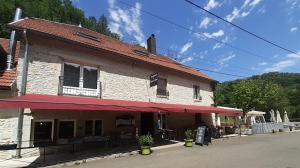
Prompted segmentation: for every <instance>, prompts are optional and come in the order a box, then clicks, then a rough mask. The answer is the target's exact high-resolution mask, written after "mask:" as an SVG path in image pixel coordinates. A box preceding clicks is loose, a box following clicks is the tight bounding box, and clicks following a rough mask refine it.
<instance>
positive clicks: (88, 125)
mask: <svg viewBox="0 0 300 168" xmlns="http://www.w3.org/2000/svg"><path fill="white" fill-rule="evenodd" d="M85 135H86V136H92V135H93V120H86V121H85Z"/></svg>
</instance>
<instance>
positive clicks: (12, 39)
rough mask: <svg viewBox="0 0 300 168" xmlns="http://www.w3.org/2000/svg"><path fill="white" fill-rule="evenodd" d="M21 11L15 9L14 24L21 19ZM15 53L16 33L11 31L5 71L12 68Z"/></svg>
mask: <svg viewBox="0 0 300 168" xmlns="http://www.w3.org/2000/svg"><path fill="white" fill-rule="evenodd" d="M21 15H22V10H21V9H20V8H17V9H16V13H15V17H14V22H15V21H18V20H19V19H20V18H21ZM15 51H16V31H15V30H13V31H11V34H10V40H9V48H8V55H7V70H10V69H12V68H13V66H14V65H13V64H14V60H15Z"/></svg>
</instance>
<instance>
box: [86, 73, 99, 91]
mask: <svg viewBox="0 0 300 168" xmlns="http://www.w3.org/2000/svg"><path fill="white" fill-rule="evenodd" d="M97 76H98V73H97V70H96V69H91V68H84V70H83V87H84V88H90V89H97Z"/></svg>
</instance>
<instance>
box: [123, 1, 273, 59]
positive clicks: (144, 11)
mask: <svg viewBox="0 0 300 168" xmlns="http://www.w3.org/2000/svg"><path fill="white" fill-rule="evenodd" d="M117 1H118V2H119V3H121V4H123V5H125V6H128V7H131V8H134V9H137V10H139V11H141V12H143V13H146V14H148V15H150V16H152V17H154V18H157V19H159V20H161V21H164V22H166V23H169V24H171V25H173V26H176V27H179V28H181V29H183V30H186V31H188V32H192V33H195V34H198V35H200V36H202V37H205V38H207V39H210V40H213V41H215V42H217V43H221V44H223V45H226V46H228V47H231V48H233V49H235V50H238V51H241V52H243V53H246V54H248V55H252V56H255V57H258V58H261V59H267V60H269V61H272V62H274V61H273V60H271V59H270V58H268V57H263V56H260V55H258V54H255V53H253V52H251V51H249V50H246V49H242V48H239V47H237V46H234V45H232V44H229V43H227V42H224V41H222V40H218V39H216V38H214V37H209V36H207V35H206V34H203V33H200V32H197V31H195V30H192V29H191V28H188V27H186V26H183V25H180V24H178V23H175V22H173V21H171V20H169V19H165V18H163V17H161V16H158V15H156V14H153V13H151V12H149V11H146V10H143V9H139V8H136V7H135V6H133V5H131V4H128V3H126V2H124V1H121V0H117Z"/></svg>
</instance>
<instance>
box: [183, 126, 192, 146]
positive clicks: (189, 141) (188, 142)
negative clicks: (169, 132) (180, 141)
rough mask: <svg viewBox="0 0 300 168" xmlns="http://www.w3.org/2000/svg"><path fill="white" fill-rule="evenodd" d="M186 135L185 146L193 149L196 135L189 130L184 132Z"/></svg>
mask: <svg viewBox="0 0 300 168" xmlns="http://www.w3.org/2000/svg"><path fill="white" fill-rule="evenodd" d="M184 134H185V138H186V139H185V140H184V142H185V143H184V146H186V147H192V146H193V139H194V133H193V131H192V130H190V129H188V130H186V131H185V132H184Z"/></svg>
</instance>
